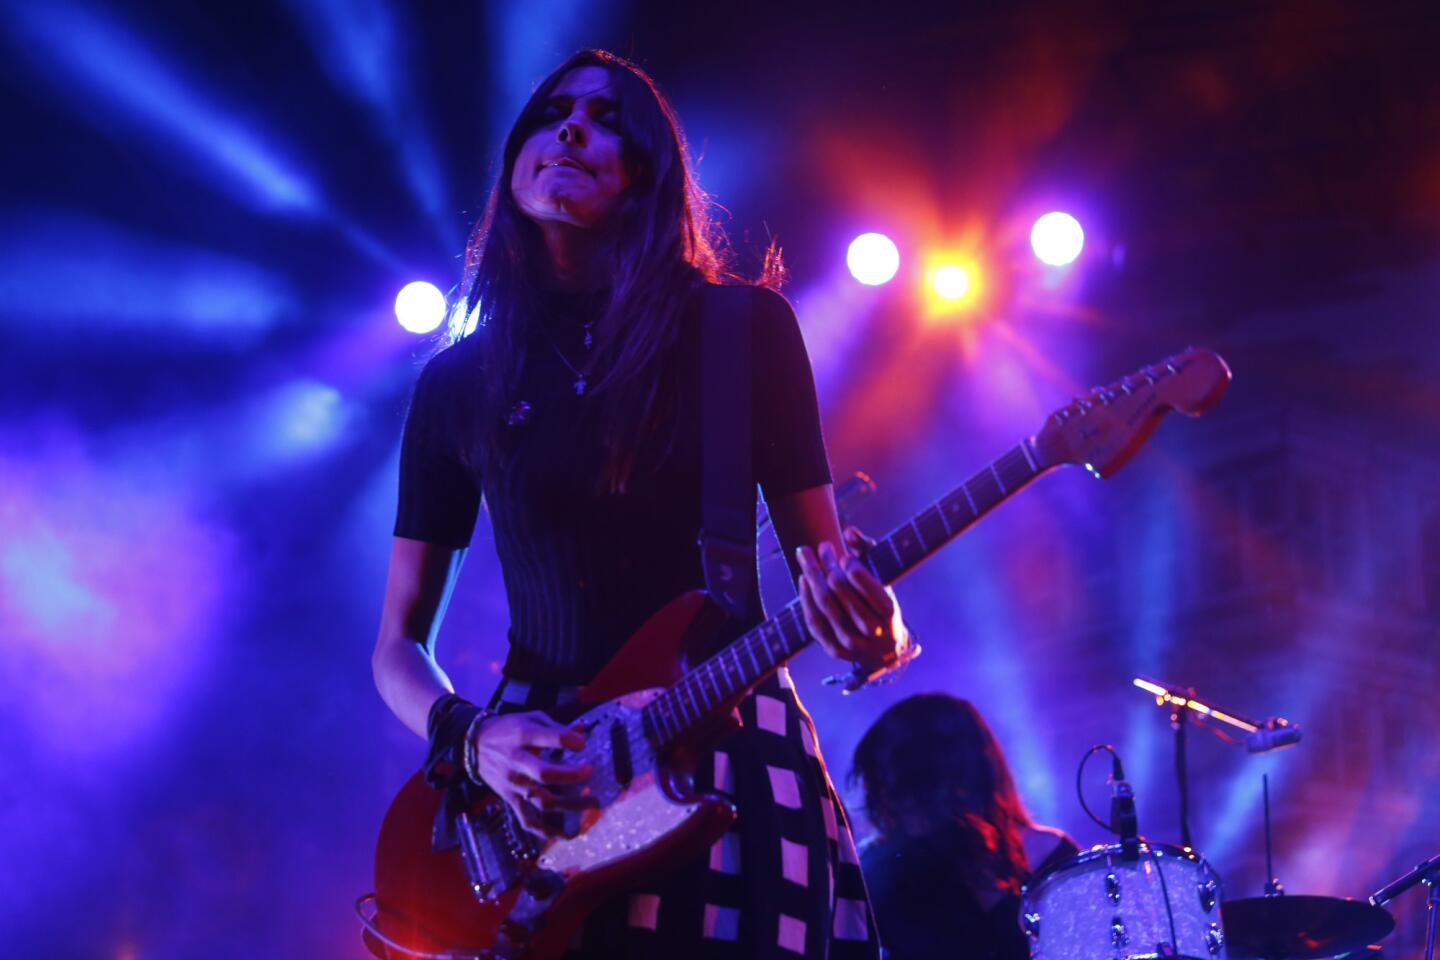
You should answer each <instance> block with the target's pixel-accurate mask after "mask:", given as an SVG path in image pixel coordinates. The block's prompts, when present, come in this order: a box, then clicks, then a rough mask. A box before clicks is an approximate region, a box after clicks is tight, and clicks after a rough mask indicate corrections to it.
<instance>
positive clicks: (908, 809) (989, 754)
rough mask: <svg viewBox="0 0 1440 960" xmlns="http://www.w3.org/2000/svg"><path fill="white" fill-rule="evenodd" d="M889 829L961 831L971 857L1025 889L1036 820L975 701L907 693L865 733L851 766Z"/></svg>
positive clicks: (879, 825) (872, 810) (880, 826)
mask: <svg viewBox="0 0 1440 960" xmlns="http://www.w3.org/2000/svg"><path fill="white" fill-rule="evenodd" d="M850 779H851V782H852V783H853V782H854V781H855V780H856V779H858V780H859V781H860V782H861V784H862V785H863V787H864V789H865V813H866V815H867V816H869V818H870V822H871V823H873V824H874V825H875V827H876V829H877V830H879V831H880V833H881V834H882V835H888V836H895V835H898V834H906V833H915V832H916V831H917V830H919V831H920V832H921V833H925V834H930V833H939V832H941V831H945V830H954V831H956V833H957V835H958V837H959V839H960V843H961V846H962V849H963V852H964V855H965V857H966V859H967V860H968V861H969V862H971V863H977V864H980V865H982V867H983V871H982V873H983V874H985V875H987V876H988V877H991V878H993V879H994V881H995V884H996V886H997V887H998V888H1000V889H1003V890H1008V891H1011V892H1014V893H1019V892H1020V884H1021V883H1022V882H1023V880H1024V878H1025V875H1026V874H1027V873H1029V872H1030V864H1029V861H1028V860H1027V859H1026V857H1025V846H1024V841H1023V838H1022V831H1023V830H1024V829H1025V828H1026V827H1030V826H1033V825H1034V821H1033V820H1031V819H1030V814H1029V813H1028V812H1027V811H1026V810H1025V805H1024V803H1022V802H1021V800H1020V794H1019V793H1018V792H1016V790H1015V780H1014V778H1013V777H1012V776H1011V775H1010V767H1009V765H1008V764H1007V763H1006V762H1005V754H1004V753H1002V752H1001V750H1000V744H999V743H998V742H996V740H995V735H994V734H993V733H991V732H990V727H989V725H988V724H986V723H985V718H984V717H982V716H981V715H980V711H978V710H976V709H975V706H974V705H973V704H972V703H970V701H968V700H962V699H960V698H959V697H952V696H950V695H949V694H946V693H921V694H916V695H915V696H912V697H907V698H905V699H904V700H901V701H900V702H899V703H897V704H895V705H894V706H892V707H890V709H888V710H886V711H885V712H884V713H882V714H881V715H880V719H878V720H876V721H875V724H874V725H873V726H872V727H871V728H870V729H869V730H867V731H866V732H865V736H863V737H861V738H860V743H859V744H858V745H857V746H856V747H855V757H854V761H853V766H852V768H851V771H850Z"/></svg>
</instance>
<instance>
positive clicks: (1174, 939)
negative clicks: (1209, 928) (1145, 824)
mask: <svg viewBox="0 0 1440 960" xmlns="http://www.w3.org/2000/svg"><path fill="white" fill-rule="evenodd" d="M1150 859H1151V860H1153V861H1155V876H1157V877H1159V878H1160V896H1162V897H1164V898H1165V916H1166V918H1167V919H1168V920H1169V921H1170V943H1171V945H1172V946H1174V947H1175V949H1176V950H1179V949H1180V937H1179V935H1178V934H1176V933H1175V911H1174V910H1173V909H1172V908H1171V906H1170V888H1169V887H1168V886H1166V885H1165V871H1164V870H1161V869H1160V851H1159V850H1156V849H1154V848H1153V847H1152V848H1150Z"/></svg>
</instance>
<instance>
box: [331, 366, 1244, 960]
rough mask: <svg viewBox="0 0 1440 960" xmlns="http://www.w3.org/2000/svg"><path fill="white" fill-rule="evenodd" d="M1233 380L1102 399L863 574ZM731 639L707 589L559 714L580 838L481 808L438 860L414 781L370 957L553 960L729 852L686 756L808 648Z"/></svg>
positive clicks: (1177, 374) (1051, 422)
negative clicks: (672, 874)
mask: <svg viewBox="0 0 1440 960" xmlns="http://www.w3.org/2000/svg"><path fill="white" fill-rule="evenodd" d="M1229 382H1230V371H1229V369H1228V368H1227V367H1226V366H1225V362H1224V361H1223V360H1221V359H1220V357H1218V356H1217V355H1215V354H1214V353H1211V352H1209V351H1205V350H1190V351H1188V352H1186V353H1183V354H1180V355H1179V356H1176V357H1171V358H1170V359H1168V360H1165V361H1163V362H1161V363H1159V364H1156V365H1155V366H1152V367H1148V368H1146V369H1144V370H1141V371H1139V372H1138V373H1136V374H1134V375H1133V376H1130V377H1127V378H1125V379H1124V380H1121V381H1120V382H1118V383H1116V384H1113V385H1111V386H1109V387H1106V388H1104V389H1096V390H1093V391H1091V392H1090V393H1089V394H1088V395H1086V396H1085V397H1082V398H1080V399H1078V400H1075V401H1074V402H1072V403H1071V404H1069V405H1068V406H1066V407H1064V408H1062V409H1060V410H1057V411H1056V412H1055V413H1053V414H1051V415H1050V416H1049V417H1048V418H1047V419H1046V421H1045V425H1044V426H1043V427H1042V428H1041V430H1040V432H1039V433H1038V434H1036V435H1035V436H1033V437H1029V438H1027V439H1025V440H1022V441H1021V442H1020V443H1019V444H1017V445H1016V446H1014V447H1013V448H1011V449H1010V450H1009V451H1007V452H1006V453H1004V454H1003V455H1001V456H1000V457H999V458H998V459H996V460H995V461H994V462H992V463H991V464H990V465H989V466H987V467H985V468H984V469H983V470H981V471H980V472H979V473H977V474H975V476H973V477H971V478H970V479H969V480H967V481H966V482H965V483H963V484H961V485H960V486H959V487H958V488H956V489H955V490H954V491H952V492H951V493H949V494H947V495H946V496H944V497H942V498H941V499H940V500H939V501H937V502H936V503H934V504H933V505H931V506H930V507H929V508H927V509H925V510H923V511H922V512H920V513H919V514H917V515H916V516H915V517H913V518H912V519H911V520H909V521H908V522H907V523H905V524H904V525H902V526H901V527H899V528H898V529H896V530H895V531H894V532H892V533H891V534H890V535H889V536H887V537H886V538H885V539H883V540H881V541H879V542H878V543H877V544H876V545H875V546H874V547H873V548H871V549H870V550H869V551H867V552H866V554H865V556H864V558H863V559H864V562H865V563H866V564H867V565H868V566H869V568H870V569H871V570H872V571H873V572H874V574H875V576H876V577H878V578H879V579H880V580H881V581H882V582H884V583H887V584H889V583H894V582H895V581H896V580H898V579H900V578H901V577H902V576H904V575H905V574H906V573H907V572H909V571H910V570H911V569H912V568H914V567H915V566H917V565H918V564H919V563H920V562H921V561H923V560H925V559H926V558H927V557H929V556H930V555H931V554H932V553H934V552H935V551H936V550H938V549H940V547H941V546H943V545H944V544H946V543H948V542H949V541H950V540H952V539H953V538H954V537H956V536H958V535H959V534H960V533H961V532H962V531H963V530H965V529H966V528H967V527H969V526H970V525H971V524H972V523H974V522H975V521H976V520H978V519H979V518H980V517H982V516H983V515H984V514H986V513H987V512H988V511H990V510H992V509H994V508H995V507H996V506H998V505H999V504H1000V503H1001V502H1003V501H1004V500H1006V499H1008V498H1009V497H1011V496H1013V495H1014V494H1015V493H1017V492H1018V491H1019V490H1020V489H1021V488H1022V487H1024V486H1026V485H1027V484H1029V483H1030V482H1031V481H1033V480H1034V479H1035V478H1037V477H1039V476H1040V475H1041V474H1043V473H1047V472H1048V471H1050V470H1053V469H1055V468H1056V467H1059V466H1062V465H1065V464H1083V465H1084V466H1085V467H1086V469H1088V470H1089V471H1090V472H1091V473H1093V474H1095V475H1096V476H1097V477H1100V478H1105V477H1109V476H1110V475H1111V474H1113V473H1114V472H1115V471H1117V470H1119V469H1120V467H1121V466H1123V465H1124V464H1125V462H1126V461H1128V460H1129V459H1130V457H1131V456H1133V455H1134V453H1135V452H1136V451H1137V450H1138V449H1139V448H1140V446H1141V444H1143V443H1144V442H1145V440H1146V439H1147V438H1148V437H1149V436H1150V434H1151V433H1152V432H1153V431H1154V430H1155V428H1156V426H1157V425H1158V424H1159V422H1160V420H1161V418H1162V417H1164V416H1165V414H1166V413H1168V412H1169V411H1171V410H1178V411H1180V412H1181V413H1185V414H1188V415H1190V416H1195V415H1198V414H1200V413H1202V412H1203V411H1204V410H1206V409H1208V408H1209V407H1210V406H1211V405H1212V404H1214V403H1215V402H1216V401H1217V400H1219V399H1220V396H1221V395H1222V394H1223V393H1224V392H1225V388H1226V387H1227V386H1228V385H1229ZM724 625H725V618H724V616H723V615H722V614H720V613H719V610H718V608H717V607H715V606H714V605H713V604H711V603H710V602H709V600H708V598H707V597H706V595H705V593H704V592H703V591H694V592H691V593H687V594H684V595H683V596H680V597H677V598H676V599H675V600H673V601H671V602H670V603H669V604H668V605H666V606H665V608H664V609H662V610H660V612H658V613H656V614H655V615H654V616H653V617H652V618H651V619H650V620H649V621H648V622H647V623H646V624H645V625H644V626H643V627H641V628H640V630H639V631H638V632H636V633H635V635H634V636H632V637H631V638H630V639H629V640H627V641H626V643H625V645H624V646H623V647H621V649H620V650H619V652H618V653H616V655H615V657H614V658H613V659H612V660H611V661H610V662H609V663H608V664H607V665H606V666H605V668H604V669H603V670H602V671H601V672H600V674H599V675H598V676H597V677H596V678H595V679H594V680H593V681H592V682H591V683H590V684H589V685H588V686H586V687H585V688H584V689H583V690H582V691H581V699H580V704H579V705H578V706H577V707H576V708H575V710H574V711H573V715H570V716H561V717H558V719H561V720H564V721H570V720H572V719H577V720H579V721H580V722H581V723H583V725H584V729H585V730H586V732H587V739H586V746H585V748H584V749H583V750H581V751H580V752H579V753H578V754H577V755H575V756H574V759H575V760H576V761H577V762H588V763H590V764H592V765H593V767H594V771H595V772H594V775H593V776H592V777H591V779H590V781H589V784H588V788H589V790H590V791H591V793H592V794H593V795H594V797H595V798H596V799H597V800H598V801H599V806H598V807H597V808H595V809H591V810H585V811H583V812H575V813H569V814H565V816H567V817H569V818H570V820H569V822H567V823H566V824H565V827H566V831H565V832H566V833H567V834H572V835H571V836H568V837H557V838H553V839H542V838H537V837H535V836H533V835H531V834H529V833H527V832H526V831H525V830H523V829H522V828H521V827H520V824H519V822H518V820H517V818H516V817H515V815H514V814H513V812H512V811H511V810H510V809H509V807H507V806H506V805H505V804H504V802H503V801H501V800H500V799H499V798H498V797H496V796H494V795H486V796H485V797H484V799H482V800H480V801H478V802H477V803H475V805H474V806H473V807H472V808H471V809H470V810H468V811H465V812H464V813H462V814H460V816H459V818H458V828H459V834H460V845H459V847H458V848H452V849H450V850H446V851H442V852H436V851H435V850H434V849H433V848H432V845H431V831H432V827H433V824H434V820H435V814H436V811H437V810H438V808H439V801H440V793H439V791H437V790H435V789H433V788H431V787H430V786H429V785H427V784H426V783H425V781H424V779H423V778H422V776H421V775H420V774H418V773H417V774H416V775H415V776H413V777H411V778H410V781H409V782H408V783H406V784H405V786H404V788H403V789H402V790H401V791H400V794H399V796H397V797H396V798H395V801H394V803H393V804H391V806H390V810H389V812H388V813H387V814H386V816H385V821H384V824H383V826H382V827H381V830H380V839H379V842H378V849H377V850H376V854H375V893H373V894H367V895H366V896H365V897H362V898H361V899H360V902H359V903H358V904H357V910H359V912H360V915H361V920H362V922H363V923H364V924H365V928H366V940H367V943H368V944H369V945H370V946H371V948H372V950H374V951H375V952H376V953H377V954H379V955H381V956H387V957H393V958H406V960H413V958H425V960H431V958H439V957H446V958H452V960H462V958H503V960H518V958H524V960H553V958H557V957H559V956H560V955H561V954H562V953H563V952H564V951H565V949H566V947H567V946H568V944H569V943H570V941H571V939H572V938H573V936H574V935H575V932H576V931H577V930H578V929H579V927H580V925H581V922H582V921H583V920H584V918H585V916H586V914H587V913H588V912H589V911H590V910H592V909H593V908H594V907H596V906H597V905H598V904H600V903H601V902H603V901H604V900H606V899H608V898H610V897H612V896H614V895H615V894H616V893H619V892H622V891H624V890H626V889H628V888H631V887H634V886H638V885H639V884H640V883H642V882H643V881H644V880H646V879H649V878H652V877H654V876H655V875H656V874H657V873H658V872H663V871H664V870H666V869H667V868H669V867H671V866H673V865H675V864H678V863H682V862H684V861H685V860H687V859H688V858H691V857H696V856H699V855H700V854H701V853H703V851H705V850H706V849H707V848H708V847H709V846H710V844H712V843H714V842H715V841H716V840H717V839H719V838H720V836H722V835H723V834H724V833H725V831H726V830H727V829H728V828H729V826H730V824H731V823H732V822H733V820H734V818H735V811H734V809H733V807H732V806H731V804H730V802H729V801H728V800H727V799H725V798H724V797H722V796H718V795H698V794H697V793H696V792H695V790H694V789H693V788H692V787H691V781H690V777H689V774H688V770H687V763H686V757H687V756H690V755H692V754H693V752H694V750H695V749H696V748H698V747H701V746H703V745H705V744H706V743H709V742H713V741H714V740H716V739H718V737H719V736H721V735H723V734H724V732H726V730H727V726H726V723H727V718H728V717H729V715H730V711H731V710H732V709H733V708H734V707H735V705H736V704H738V703H739V702H740V701H741V700H742V699H743V698H744V697H745V696H746V694H747V693H749V691H751V690H752V689H754V687H755V686H756V685H757V684H758V683H759V682H760V681H761V680H763V679H764V678H765V677H766V676H768V675H769V674H770V673H772V672H773V671H775V670H776V669H777V668H778V667H780V666H781V665H782V664H784V663H785V662H786V661H787V660H789V659H790V658H791V657H793V656H795V654H797V653H799V652H800V651H801V650H803V649H804V648H805V647H806V646H807V645H808V644H809V643H810V636H809V635H808V634H807V633H806V631H805V626H804V623H803V621H802V619H801V615H800V605H799V602H798V601H793V602H791V603H790V604H789V605H788V606H786V607H785V608H784V609H782V610H780V611H779V612H778V613H776V614H775V615H774V616H772V617H771V618H770V619H768V620H766V621H765V622H764V623H762V624H760V625H759V626H757V627H755V628H754V629H752V630H750V631H749V632H748V633H745V634H744V635H743V636H740V637H739V638H738V639H735V640H733V641H732V642H730V643H728V644H724V643H723V640H721V641H720V643H719V644H717V641H716V638H717V637H723V636H724V632H723V631H724ZM731 635H733V631H732V634H731ZM721 644H723V645H721ZM717 646H718V651H717ZM702 657H703V659H701V658H702Z"/></svg>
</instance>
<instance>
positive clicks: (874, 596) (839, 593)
mask: <svg viewBox="0 0 1440 960" xmlns="http://www.w3.org/2000/svg"><path fill="white" fill-rule="evenodd" d="M796 555H797V558H798V559H799V561H800V569H801V571H802V574H803V576H802V580H801V582H802V589H803V586H804V585H808V586H809V600H810V605H811V606H813V607H814V610H815V614H818V616H811V617H807V621H806V626H808V627H810V632H811V634H812V635H814V636H815V637H816V639H817V640H820V641H821V643H822V645H824V646H825V648H826V650H827V651H832V644H831V643H827V642H826V641H827V640H830V641H833V647H835V648H839V650H840V651H841V652H840V653H839V654H836V655H843V654H844V653H847V652H849V651H850V649H851V648H852V647H854V646H856V641H857V640H859V639H860V638H864V640H867V641H872V640H873V639H874V638H875V637H876V635H877V631H878V632H879V633H880V634H883V632H884V624H885V623H886V622H887V618H886V617H884V616H882V615H881V613H880V612H879V611H878V610H877V609H876V608H877V607H882V608H883V605H884V604H885V603H886V601H887V598H886V597H885V592H884V587H883V586H881V585H880V583H879V581H877V580H876V579H875V577H874V575H873V574H871V573H870V572H869V571H868V570H867V569H865V567H864V565H863V564H862V563H860V561H859V560H857V559H855V558H854V557H853V556H847V558H846V561H845V563H844V564H842V563H841V562H840V558H839V556H838V555H837V553H836V551H835V548H834V547H833V546H832V545H831V544H829V543H821V544H820V549H819V551H818V558H817V553H816V551H812V550H810V549H809V548H808V547H801V548H800V549H799V550H798V551H796ZM805 603H806V601H805V598H804V595H803V593H802V597H801V605H802V607H804V606H805ZM811 620H819V621H825V622H824V623H823V625H822V624H820V623H812V622H811ZM827 627H828V629H827ZM832 652H833V651H832Z"/></svg>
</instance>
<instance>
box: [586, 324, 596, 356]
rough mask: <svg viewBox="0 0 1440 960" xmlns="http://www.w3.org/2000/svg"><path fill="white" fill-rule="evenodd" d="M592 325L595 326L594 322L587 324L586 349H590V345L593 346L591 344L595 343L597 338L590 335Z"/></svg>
mask: <svg viewBox="0 0 1440 960" xmlns="http://www.w3.org/2000/svg"><path fill="white" fill-rule="evenodd" d="M591 326H593V324H589V323H587V324H585V349H586V350H589V349H590V347H591V345H592V344H594V342H595V338H594V337H592V336H591V335H590V327H591Z"/></svg>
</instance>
